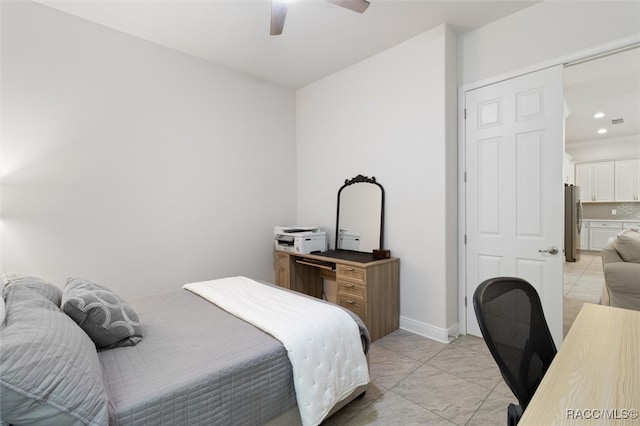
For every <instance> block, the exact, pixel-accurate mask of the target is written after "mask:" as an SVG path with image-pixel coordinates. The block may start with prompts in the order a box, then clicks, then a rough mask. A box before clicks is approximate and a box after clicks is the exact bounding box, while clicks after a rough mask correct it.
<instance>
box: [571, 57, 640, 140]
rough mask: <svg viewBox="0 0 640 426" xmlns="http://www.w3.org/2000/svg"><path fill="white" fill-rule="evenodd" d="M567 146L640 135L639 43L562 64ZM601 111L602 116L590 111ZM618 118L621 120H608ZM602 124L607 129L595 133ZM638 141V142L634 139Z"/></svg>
mask: <svg viewBox="0 0 640 426" xmlns="http://www.w3.org/2000/svg"><path fill="white" fill-rule="evenodd" d="M564 98H565V103H566V105H567V107H568V110H569V111H568V112H569V116H568V117H567V119H566V121H565V140H566V143H567V145H568V146H571V145H576V144H581V143H591V142H594V141H595V142H597V141H608V142H611V141H613V140H620V141H622V140H624V138H630V137H636V138H637V137H638V135H640V47H636V48H634V49H630V50H626V51H622V52H619V53H616V54H611V55H607V56H604V57H601V58H598V59H593V60H590V61H586V62H583V63H580V64H577V65H572V66H569V67H567V68H565V71H564ZM597 112H602V113H604V114H605V116H604V117H602V118H594V114H595V113H597ZM619 118H622V119H623V120H624V123H622V124H612V123H611V120H615V119H619ZM602 128H606V129H607V133H604V134H598V129H602ZM638 143H639V144H640V142H638Z"/></svg>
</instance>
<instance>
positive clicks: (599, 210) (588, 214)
mask: <svg viewBox="0 0 640 426" xmlns="http://www.w3.org/2000/svg"><path fill="white" fill-rule="evenodd" d="M611 210H615V211H616V214H615V215H613V214H611ZM582 211H583V214H582V217H583V218H584V219H615V220H623V219H633V220H639V219H640V203H583V204H582Z"/></svg>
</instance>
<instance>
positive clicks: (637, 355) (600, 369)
mask: <svg viewBox="0 0 640 426" xmlns="http://www.w3.org/2000/svg"><path fill="white" fill-rule="evenodd" d="M639 411H640V312H638V311H631V310H627V309H619V308H612V307H609V306H600V305H593V304H585V305H584V306H583V307H582V310H581V311H580V313H579V314H578V317H577V318H576V320H575V322H574V323H573V326H572V327H571V329H570V330H569V333H568V335H567V337H566V339H565V341H564V343H563V344H562V347H561V348H560V350H559V351H558V353H557V355H556V357H555V358H554V360H553V362H552V363H551V367H549V370H548V371H547V373H546V374H545V376H544V378H543V380H542V382H541V383H540V386H539V387H538V389H537V391H536V393H535V395H534V396H533V399H532V400H531V402H530V403H529V406H528V407H527V409H526V410H525V413H524V416H523V417H522V419H521V420H520V422H519V423H518V425H519V426H527V425H535V426H539V425H563V424H569V425H575V424H588V425H611V424H621V425H640V419H639V418H638V412H639Z"/></svg>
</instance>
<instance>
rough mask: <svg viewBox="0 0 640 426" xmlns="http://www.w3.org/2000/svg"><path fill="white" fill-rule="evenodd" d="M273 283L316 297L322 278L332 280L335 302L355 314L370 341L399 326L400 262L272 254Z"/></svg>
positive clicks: (315, 255)
mask: <svg viewBox="0 0 640 426" xmlns="http://www.w3.org/2000/svg"><path fill="white" fill-rule="evenodd" d="M275 270H276V271H275V272H276V279H275V281H276V284H277V285H279V286H281V287H285V288H288V289H291V290H296V291H299V292H301V293H305V294H309V295H311V296H315V297H318V298H322V295H323V291H322V290H323V279H328V280H332V281H336V283H337V287H338V292H337V299H336V303H337V304H338V305H340V306H343V307H345V308H347V309H349V310H351V311H353V312H355V313H356V314H357V315H358V316H359V317H360V318H361V319H362V321H363V322H364V323H365V325H366V326H367V329H369V334H370V335H371V341H374V340H377V339H379V338H381V337H383V336H385V335H387V334H389V333H391V332H392V331H394V330H397V329H398V327H399V326H400V260H399V259H397V258H395V257H392V258H389V259H382V260H371V261H368V262H364V263H363V262H354V261H350V260H345V259H339V258H335V257H327V256H322V255H317V254H298V253H290V252H285V251H278V250H276V252H275Z"/></svg>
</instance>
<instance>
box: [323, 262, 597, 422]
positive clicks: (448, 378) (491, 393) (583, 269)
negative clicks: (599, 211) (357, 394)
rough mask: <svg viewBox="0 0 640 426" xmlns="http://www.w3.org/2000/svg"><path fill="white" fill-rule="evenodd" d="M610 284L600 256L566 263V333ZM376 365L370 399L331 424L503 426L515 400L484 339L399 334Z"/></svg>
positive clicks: (373, 356)
mask: <svg viewBox="0 0 640 426" xmlns="http://www.w3.org/2000/svg"><path fill="white" fill-rule="evenodd" d="M603 282H604V281H603V277H602V263H601V260H600V256H599V255H584V254H583V255H582V256H581V258H580V260H579V261H578V262H575V263H565V274H564V295H565V298H564V309H565V334H566V330H568V328H569V327H570V326H571V323H573V320H574V319H575V316H576V315H577V313H578V311H579V310H580V307H581V306H582V303H584V302H594V303H598V302H599V300H600V294H601V292H602V285H603ZM369 361H370V366H371V379H372V383H371V385H370V386H369V390H368V391H367V394H366V395H365V397H364V398H362V399H361V400H356V401H354V402H352V403H351V404H349V405H348V406H347V407H345V408H344V409H342V410H341V411H339V412H338V413H336V414H335V415H334V416H332V417H331V418H329V419H328V420H326V421H325V422H324V423H323V424H324V425H327V426H331V425H385V426H387V425H403V426H405V425H417V424H421V425H422V424H426V425H487V426H494V425H504V424H506V417H507V406H508V405H509V403H511V402H516V398H515V397H514V396H513V395H512V394H511V391H510V390H509V388H508V387H507V385H506V384H505V383H504V382H503V381H502V378H501V377H500V371H499V370H498V367H497V366H496V364H495V361H494V360H493V358H492V357H491V354H490V353H489V350H488V349H487V347H486V345H485V343H484V341H483V340H482V339H480V338H478V337H473V336H461V337H459V338H458V339H456V340H454V341H453V342H451V343H450V344H448V345H446V344H443V343H438V342H435V341H433V340H429V339H426V338H424V337H421V336H418V335H415V334H412V333H409V332H407V331H404V330H397V331H395V332H394V333H391V334H389V335H387V336H385V337H383V338H382V339H380V340H377V341H376V342H375V343H373V344H372V345H371V351H370V352H369Z"/></svg>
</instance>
